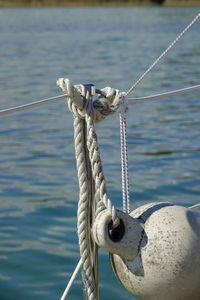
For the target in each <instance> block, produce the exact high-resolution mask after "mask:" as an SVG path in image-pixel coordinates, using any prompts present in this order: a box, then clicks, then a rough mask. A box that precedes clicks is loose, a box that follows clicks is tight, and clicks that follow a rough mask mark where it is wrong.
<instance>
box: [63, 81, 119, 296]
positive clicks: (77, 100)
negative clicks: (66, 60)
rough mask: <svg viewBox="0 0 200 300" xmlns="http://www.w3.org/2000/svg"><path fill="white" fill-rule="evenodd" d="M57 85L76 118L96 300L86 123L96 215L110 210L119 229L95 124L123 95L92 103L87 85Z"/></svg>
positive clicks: (85, 260)
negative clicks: (108, 191) (63, 93)
mask: <svg viewBox="0 0 200 300" xmlns="http://www.w3.org/2000/svg"><path fill="white" fill-rule="evenodd" d="M57 85H58V86H59V87H60V88H61V89H62V90H63V91H64V92H65V93H66V94H67V95H68V107H69V109H70V110H71V111H72V113H73V115H74V144H75V153H76V161H77V170H78V180H79V188H80V193H79V203H78V221H77V227H78V237H79V247H80V255H81V260H82V265H83V272H84V279H85V282H86V289H87V295H88V299H89V300H96V299H97V298H98V293H97V290H96V285H95V279H94V277H95V276H94V271H93V267H92V261H91V249H90V243H91V233H90V222H89V220H90V209H89V199H88V192H89V183H88V177H87V175H88V170H87V162H86V153H85V152H86V149H85V140H84V132H85V127H84V123H86V127H87V148H88V154H89V160H90V164H91V169H92V176H93V179H94V183H95V201H96V204H97V205H96V206H97V207H96V215H98V214H99V213H100V211H102V210H103V209H105V208H108V209H109V210H110V215H111V218H112V222H113V226H114V227H115V226H117V225H118V223H119V219H118V217H117V214H116V210H115V207H114V206H113V205H112V202H111V200H110V199H109V198H108V194H107V189H106V181H105V177H104V174H103V168H102V163H101V158H100V152H99V147H98V140H97V135H96V132H95V129H94V122H99V121H101V120H103V119H104V118H105V117H106V116H108V115H110V114H113V113H114V112H115V111H116V110H117V109H118V107H119V105H120V104H121V102H122V101H123V96H122V94H121V93H120V92H119V91H117V90H114V89H111V88H105V89H103V90H102V92H103V93H104V94H105V95H106V97H99V99H97V100H96V101H94V103H92V101H91V100H92V99H91V96H90V93H89V92H88V91H86V89H85V87H84V86H83V85H76V86H72V85H71V83H70V81H69V80H68V79H63V78H61V79H59V80H58V81H57Z"/></svg>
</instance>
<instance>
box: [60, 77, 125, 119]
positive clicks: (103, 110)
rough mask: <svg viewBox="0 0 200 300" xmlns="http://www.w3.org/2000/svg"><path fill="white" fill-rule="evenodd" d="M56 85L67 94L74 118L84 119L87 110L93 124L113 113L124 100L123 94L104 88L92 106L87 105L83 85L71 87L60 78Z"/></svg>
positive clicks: (69, 83)
mask: <svg viewBox="0 0 200 300" xmlns="http://www.w3.org/2000/svg"><path fill="white" fill-rule="evenodd" d="M57 85H58V86H59V87H60V88H61V89H62V90H63V92H64V93H66V94H67V98H68V107H69V109H70V111H71V112H72V113H73V114H74V116H77V117H79V118H80V119H85V115H86V111H87V113H88V108H89V110H90V113H91V114H92V120H93V122H99V121H101V120H103V119H105V118H106V117H107V116H108V115H111V114H113V113H115V112H116V111H117V109H118V107H119V106H120V104H121V103H122V102H123V99H124V95H123V93H120V91H119V90H116V89H113V88H111V87H105V88H104V89H102V90H100V91H99V93H100V96H99V97H98V99H97V100H95V101H94V102H92V105H88V101H87V100H86V98H88V97H86V96H87V93H88V90H87V88H86V87H85V86H84V85H83V84H78V85H74V86H73V85H72V84H71V82H70V80H69V79H67V78H60V79H58V81H57Z"/></svg>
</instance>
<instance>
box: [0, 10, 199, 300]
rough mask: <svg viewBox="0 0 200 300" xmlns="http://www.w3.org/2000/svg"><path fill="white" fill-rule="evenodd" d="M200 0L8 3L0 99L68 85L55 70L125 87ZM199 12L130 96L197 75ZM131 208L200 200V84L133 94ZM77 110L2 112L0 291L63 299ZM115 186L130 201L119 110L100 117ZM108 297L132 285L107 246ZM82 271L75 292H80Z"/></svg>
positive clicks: (70, 253)
mask: <svg viewBox="0 0 200 300" xmlns="http://www.w3.org/2000/svg"><path fill="white" fill-rule="evenodd" d="M198 12H199V8H197V7H192V8H183V7H182V8H164V7H109V8H108V7H95V8H93V7H85V8H33V9H1V10H0V109H4V108H8V107H12V106H17V105H20V104H25V103H28V102H32V101H36V100H39V99H42V98H46V97H51V96H55V95H59V94H62V92H61V91H60V90H59V89H58V88H57V86H56V80H57V79H58V78H59V77H68V78H70V80H71V81H72V83H74V84H77V83H85V82H89V83H90V82H92V83H94V84H95V85H96V87H97V88H103V87H105V86H111V87H114V88H117V89H120V90H121V91H127V90H128V89H129V88H130V87H131V85H132V84H133V83H134V82H135V81H136V80H137V79H138V77H139V76H140V75H141V74H142V73H143V72H144V71H145V70H146V69H147V68H148V67H149V65H150V64H151V63H152V62H153V60H154V59H155V58H157V57H158V56H159V55H160V53H161V52H162V51H163V50H164V49H165V48H166V47H167V46H168V45H169V43H171V42H172V40H173V39H174V38H175V37H176V36H177V35H178V34H179V33H180V32H181V31H182V30H183V28H184V27H185V26H186V25H187V24H188V23H189V22H190V21H191V20H192V18H193V17H194V16H195V15H196V14H197V13H198ZM199 32H200V22H198V23H197V24H195V25H194V26H193V27H192V29H191V30H190V31H189V32H188V33H187V34H186V35H185V36H184V38H183V39H182V40H181V41H180V42H179V43H178V44H177V45H176V46H175V47H174V49H173V50H171V51H170V53H169V54H168V55H167V56H166V57H165V58H164V59H163V60H162V61H161V62H160V63H159V64H158V65H157V66H156V68H155V69H154V71H152V72H151V73H150V74H149V75H148V76H147V77H146V78H145V79H144V80H143V82H142V83H141V84H140V85H139V86H138V87H137V88H136V89H135V91H134V93H133V94H132V95H131V96H134V97H139V96H145V95H150V94H155V93H158V92H165V91H170V90H173V89H177V88H183V87H187V86H191V85H195V84H199V78H200V68H199V65H200V39H199ZM127 121H128V124H127V126H128V155H129V174H130V190H131V208H132V209H134V208H136V207H138V206H140V205H142V204H144V203H149V202H152V201H156V202H158V201H169V202H172V203H177V204H180V205H184V206H190V205H194V204H196V203H198V202H199V194H200V168H199V163H200V92H199V91H194V92H191V93H188V94H184V95H179V96H178V95H177V96H174V97H173V98H166V99H163V100H160V101H154V102H153V101H152V102H148V103H141V104H130V106H129V113H128V120H127ZM72 123H73V117H72V114H71V112H69V111H68V108H67V104H66V101H64V100H62V101H60V102H57V103H53V104H47V105H45V106H41V107H38V108H35V109H31V110H28V111H23V112H20V113H16V114H13V115H10V116H5V117H1V118H0V299H1V300H8V299H20V300H25V299H29V300H37V299H48V300H50V299H52V300H53V299H59V298H60V297H61V295H62V293H63V291H64V288H65V286H66V284H67V282H68V280H69V279H70V276H71V273H72V272H73V270H74V268H75V266H76V264H77V263H78V261H79V249H78V239H77V234H76V231H77V230H76V215H77V202H78V197H79V196H78V194H79V189H78V183H77V177H76V162H75V158H74V147H73V125H72ZM96 130H97V134H98V137H99V144H100V151H101V155H102V161H103V165H104V173H105V176H106V180H107V187H108V191H109V196H110V198H111V200H112V202H113V204H114V205H115V206H116V207H117V208H121V207H122V200H121V198H122V197H121V167H120V141H119V118H118V113H116V114H115V115H114V116H111V117H108V118H107V119H106V120H104V121H103V122H101V123H99V124H96ZM99 289H100V299H109V298H111V297H112V299H116V300H125V299H136V298H134V297H132V296H131V295H130V294H129V293H128V292H126V290H124V288H123V287H121V286H120V284H119V283H118V281H117V280H116V278H115V276H114V274H113V272H112V269H111V266H110V263H109V258H108V254H107V253H106V252H104V251H102V250H101V251H100V257H99ZM81 295H82V283H81V275H80V274H79V275H78V277H77V279H76V281H75V283H74V285H73V287H72V289H71V291H70V295H69V299H71V300H75V299H76V300H77V299H81V297H82V296H81Z"/></svg>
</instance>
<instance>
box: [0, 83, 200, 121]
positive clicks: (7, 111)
mask: <svg viewBox="0 0 200 300" xmlns="http://www.w3.org/2000/svg"><path fill="white" fill-rule="evenodd" d="M198 89H200V85H194V86H191V87H187V88H183V89H179V90H175V91H171V92H166V93H162V94H156V95H152V96H147V97H140V98H128V101H129V102H130V103H137V102H143V101H150V100H158V99H161V98H165V97H171V96H174V95H177V94H183V93H188V92H190V91H193V90H198ZM66 97H68V95H66V94H64V95H59V96H55V97H51V98H47V99H43V100H39V101H36V102H32V103H28V104H23V105H20V106H16V107H11V108H7V109H3V110H0V117H2V116H5V115H10V114H13V113H16V112H20V111H22V110H26V109H29V108H34V107H37V106H39V105H43V104H47V103H51V102H56V101H59V100H63V99H66Z"/></svg>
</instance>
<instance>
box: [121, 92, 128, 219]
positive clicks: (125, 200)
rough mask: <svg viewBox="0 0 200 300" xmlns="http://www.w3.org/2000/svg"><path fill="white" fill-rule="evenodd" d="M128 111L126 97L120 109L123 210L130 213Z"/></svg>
mask: <svg viewBox="0 0 200 300" xmlns="http://www.w3.org/2000/svg"><path fill="white" fill-rule="evenodd" d="M127 112H128V101H127V100H126V98H124V101H123V103H122V104H121V110H120V115H119V117H120V141H121V170H122V171H121V172H122V199H123V200H122V202H123V211H124V212H128V213H130V190H129V174H128V151H127V128H126V127H127V126H126V116H127Z"/></svg>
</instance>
